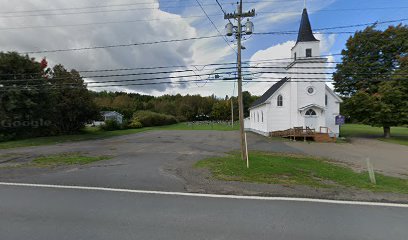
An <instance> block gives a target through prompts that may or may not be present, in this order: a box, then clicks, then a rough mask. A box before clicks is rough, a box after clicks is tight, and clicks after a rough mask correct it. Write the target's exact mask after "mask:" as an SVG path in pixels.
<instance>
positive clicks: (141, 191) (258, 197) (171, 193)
mask: <svg viewBox="0 0 408 240" xmlns="http://www.w3.org/2000/svg"><path fill="white" fill-rule="evenodd" d="M0 185H2V186H12V187H32V188H54V189H72V190H90V191H106V192H126V193H140V194H152V195H170V196H188V197H205V198H224V199H243V200H264V201H291V202H314V203H329V204H341V205H363V206H381V207H399V208H408V204H401V203H381V202H361V201H341V200H328V199H314V198H290V197H260V196H239V195H220V194H203V193H184V192H163V191H147V190H132V189H122V188H104V187H85V186H69V185H50V184H29V183H8V182H0Z"/></svg>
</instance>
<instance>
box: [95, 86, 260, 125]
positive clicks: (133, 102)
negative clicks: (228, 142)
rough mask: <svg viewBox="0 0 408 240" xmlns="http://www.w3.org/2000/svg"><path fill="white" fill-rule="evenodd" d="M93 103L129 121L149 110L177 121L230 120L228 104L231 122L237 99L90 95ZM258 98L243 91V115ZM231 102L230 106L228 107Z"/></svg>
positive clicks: (131, 94) (196, 96)
mask: <svg viewBox="0 0 408 240" xmlns="http://www.w3.org/2000/svg"><path fill="white" fill-rule="evenodd" d="M92 96H93V97H94V101H95V103H96V104H97V105H98V106H99V108H100V109H101V110H103V111H117V112H119V113H122V114H123V115H124V117H125V118H126V119H131V118H132V116H133V114H134V113H135V112H137V111H152V112H157V113H163V114H167V115H172V116H174V117H176V118H177V120H178V121H180V122H184V121H198V120H231V118H232V113H231V105H232V107H233V112H234V120H237V119H238V99H237V97H228V96H226V97H225V98H217V97H216V96H215V95H212V96H208V97H204V96H200V95H185V96H182V95H180V94H177V95H163V96H159V97H154V96H149V95H141V94H138V93H126V92H106V91H104V92H92ZM256 98H257V97H256V96H252V95H251V94H250V93H249V92H243V102H244V109H245V110H244V111H245V115H246V116H249V110H248V108H249V106H250V105H251V104H252V103H253V101H255V99H256ZM231 102H232V104H231Z"/></svg>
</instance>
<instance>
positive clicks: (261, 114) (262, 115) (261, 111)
mask: <svg viewBox="0 0 408 240" xmlns="http://www.w3.org/2000/svg"><path fill="white" fill-rule="evenodd" d="M261 117H262V122H263V111H261Z"/></svg>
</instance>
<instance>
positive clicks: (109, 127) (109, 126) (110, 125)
mask: <svg viewBox="0 0 408 240" xmlns="http://www.w3.org/2000/svg"><path fill="white" fill-rule="evenodd" d="M100 128H101V129H102V130H105V131H114V130H119V129H121V128H122V126H121V125H120V124H119V123H118V122H117V121H115V120H106V121H105V124H102V125H101V126H100Z"/></svg>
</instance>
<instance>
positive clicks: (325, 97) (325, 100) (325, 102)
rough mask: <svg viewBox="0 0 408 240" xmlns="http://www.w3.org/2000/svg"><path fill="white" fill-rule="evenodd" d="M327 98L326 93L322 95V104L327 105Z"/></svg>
mask: <svg viewBox="0 0 408 240" xmlns="http://www.w3.org/2000/svg"><path fill="white" fill-rule="evenodd" d="M327 100H328V99H327V94H326V95H324V104H325V105H326V106H327V102H328V101H327Z"/></svg>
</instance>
